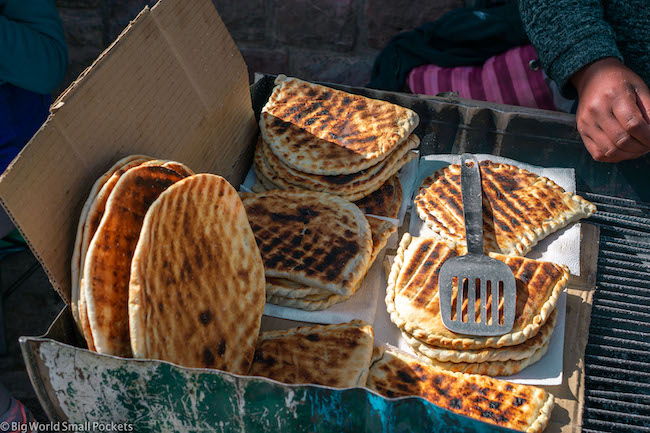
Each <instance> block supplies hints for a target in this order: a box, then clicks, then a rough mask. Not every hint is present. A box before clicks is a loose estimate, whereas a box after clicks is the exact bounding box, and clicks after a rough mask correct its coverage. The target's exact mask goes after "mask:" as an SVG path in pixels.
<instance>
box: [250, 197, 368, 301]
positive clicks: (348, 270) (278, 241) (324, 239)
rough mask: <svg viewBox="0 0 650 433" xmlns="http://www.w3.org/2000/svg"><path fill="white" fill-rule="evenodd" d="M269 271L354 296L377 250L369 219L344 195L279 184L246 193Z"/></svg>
mask: <svg viewBox="0 0 650 433" xmlns="http://www.w3.org/2000/svg"><path fill="white" fill-rule="evenodd" d="M244 206H245V207H246V212H247V214H248V219H249V221H250V224H251V227H252V228H253V232H254V233H255V238H256V240H257V243H258V245H259V247H260V251H261V253H262V259H263V260H264V271H265V274H266V276H267V277H274V278H284V279H288V280H291V281H295V282H298V283H302V284H304V285H306V286H309V287H316V288H319V289H323V290H326V291H329V292H331V293H334V294H337V295H342V296H349V295H351V294H352V293H354V291H355V290H356V288H357V287H358V286H359V282H360V281H361V279H362V278H363V276H364V275H365V273H366V270H367V267H368V263H369V260H370V255H371V253H372V236H371V233H370V226H369V224H368V220H367V219H366V217H365V216H364V215H363V213H362V212H361V210H359V208H358V207H357V206H356V205H354V204H353V203H350V202H348V201H346V200H343V199H341V198H339V197H336V196H333V195H330V194H323V193H317V192H307V191H304V190H274V191H268V192H264V193H260V194H255V195H253V196H250V197H247V198H245V199H244Z"/></svg>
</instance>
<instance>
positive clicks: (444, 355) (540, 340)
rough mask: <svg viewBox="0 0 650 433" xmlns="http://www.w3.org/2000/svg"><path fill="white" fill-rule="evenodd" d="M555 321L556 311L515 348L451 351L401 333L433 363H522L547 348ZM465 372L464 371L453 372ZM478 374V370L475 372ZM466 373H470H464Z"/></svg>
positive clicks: (419, 352) (418, 351) (416, 349)
mask: <svg viewBox="0 0 650 433" xmlns="http://www.w3.org/2000/svg"><path fill="white" fill-rule="evenodd" d="M556 321H557V309H555V310H553V312H552V313H551V316H550V317H549V318H548V320H547V321H546V323H545V324H544V325H543V326H542V327H541V329H540V330H539V332H538V333H537V335H535V336H534V337H532V338H529V339H528V340H526V341H524V342H523V343H521V344H517V345H516V346H503V347H500V348H485V349H476V350H453V349H444V348H439V347H435V346H431V345H428V344H426V343H424V342H422V341H421V340H419V339H417V338H415V337H413V336H412V335H410V334H407V333H405V332H403V331H402V335H403V336H404V338H405V339H406V341H407V343H408V344H409V345H410V346H411V347H412V348H413V350H415V351H416V352H417V353H418V354H420V355H421V356H425V357H426V358H427V359H429V360H431V362H433V363H440V365H441V366H443V363H449V362H453V363H469V364H476V363H483V362H487V363H491V362H507V361H523V360H526V359H529V358H531V357H532V356H533V355H534V354H535V353H536V352H537V351H539V349H541V348H542V347H544V346H547V345H548V343H549V341H550V340H551V335H553V330H554V329H555V323H556ZM454 371H465V370H454ZM476 372H478V370H476ZM466 373H471V372H470V371H466Z"/></svg>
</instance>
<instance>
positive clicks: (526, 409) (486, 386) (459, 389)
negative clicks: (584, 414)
mask: <svg viewBox="0 0 650 433" xmlns="http://www.w3.org/2000/svg"><path fill="white" fill-rule="evenodd" d="M373 361H374V362H373V364H372V365H371V366H370V372H369V374H368V380H367V382H366V385H367V387H368V388H370V389H371V390H373V391H376V392H378V393H379V394H382V395H384V396H386V397H389V398H398V397H406V396H419V397H423V398H425V399H426V400H429V401H430V402H431V403H433V404H435V405H437V406H440V407H442V408H445V409H448V410H450V411H452V412H455V413H458V414H461V415H465V416H468V417H470V418H474V419H477V420H480V421H484V422H487V423H490V424H495V425H498V426H501V427H506V428H511V429H514V430H517V431H522V432H528V433H540V432H542V431H543V430H544V429H545V428H546V425H547V424H548V421H549V419H550V417H551V411H552V410H553V405H554V398H553V395H552V394H550V393H548V392H546V391H545V390H543V389H541V388H537V387H535V386H531V385H520V384H516V383H509V382H505V381H503V380H498V379H492V378H490V377H486V376H479V375H473V374H464V373H454V372H451V371H446V370H443V369H441V368H437V367H435V366H431V365H427V364H425V363H423V362H421V361H419V360H417V359H416V358H414V357H412V356H410V355H408V354H406V353H404V352H402V351H400V350H399V349H396V348H392V347H389V348H383V347H382V348H377V349H375V353H374V355H373Z"/></svg>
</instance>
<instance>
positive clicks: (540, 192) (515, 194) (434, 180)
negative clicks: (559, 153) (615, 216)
mask: <svg viewBox="0 0 650 433" xmlns="http://www.w3.org/2000/svg"><path fill="white" fill-rule="evenodd" d="M479 165H480V168H481V182H482V184H483V237H484V240H485V251H486V252H487V251H494V252H499V253H502V254H506V255H519V256H523V255H526V253H528V252H529V251H530V250H531V248H532V247H533V246H535V245H536V244H537V242H539V241H540V240H542V239H544V238H545V237H546V236H548V235H549V234H550V233H553V232H555V231H557V230H559V229H561V228H562V227H565V226H567V225H568V224H570V223H572V222H574V221H577V220H579V219H581V218H586V217H588V216H590V215H591V214H593V213H594V212H595V211H596V207H595V206H594V205H593V204H591V203H590V202H588V201H586V200H585V199H583V198H582V197H580V196H578V195H575V194H572V193H570V192H565V191H564V190H563V189H562V188H560V187H559V186H557V185H556V184H555V183H554V182H553V181H551V180H550V179H547V178H545V177H540V176H538V175H536V174H533V173H530V172H529V171H526V170H523V169H521V168H518V167H515V166H512V165H507V164H497V163H493V162H491V161H482V162H481V163H480V164H479ZM415 205H416V208H417V212H418V215H419V216H420V218H422V219H423V220H424V221H425V223H426V224H427V226H428V227H430V228H431V229H432V230H433V231H434V232H436V234H437V235H438V236H440V237H441V238H443V239H448V240H451V241H453V242H456V243H459V244H461V245H465V225H464V218H463V203H462V196H461V188H460V166H459V165H458V164H454V165H450V166H448V167H445V168H443V169H442V170H439V171H437V172H436V173H434V174H433V175H432V176H429V177H428V178H426V179H425V180H424V182H423V183H422V185H421V186H420V190H419V193H418V195H417V196H416V197H415Z"/></svg>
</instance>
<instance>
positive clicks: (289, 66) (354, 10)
mask: <svg viewBox="0 0 650 433" xmlns="http://www.w3.org/2000/svg"><path fill="white" fill-rule="evenodd" d="M212 1H213V3H214V4H215V6H216V8H217V10H218V11H219V13H220V14H221V17H222V18H223V20H224V22H225V23H226V25H227V26H228V29H229V30H230V32H231V34H232V36H233V38H234V39H235V41H236V42H237V45H238V46H239V48H240V50H241V52H242V54H243V55H244V58H245V59H246V62H247V64H248V66H249V70H250V71H251V73H252V72H267V73H274V74H275V73H281V72H282V73H286V74H289V75H295V76H298V77H301V78H305V79H309V80H320V81H330V82H337V83H344V84H351V85H363V84H365V83H366V82H367V81H368V78H369V77H370V70H371V68H372V63H373V61H374V58H375V56H376V55H377V53H378V52H379V50H380V49H381V48H382V47H383V46H384V45H385V44H386V43H387V42H388V40H389V39H390V38H391V37H392V36H393V35H395V34H396V33H398V32H400V31H403V30H406V29H411V28H413V27H417V26H419V25H420V24H422V23H424V22H427V21H431V20H435V19H436V18H438V17H440V16H441V15H442V14H444V13H445V12H447V11H449V10H451V9H453V8H457V7H461V6H463V4H464V0H426V1H425V0H422V1H419V0H212ZM154 3H155V1H146V0H56V4H57V7H58V8H59V12H60V14H61V18H62V20H63V25H64V29H65V33H66V39H67V41H68V48H69V52H70V65H69V68H68V75H67V77H66V82H65V83H64V84H63V85H62V86H61V89H60V90H63V89H64V88H65V87H67V85H68V84H69V83H70V82H71V81H72V80H73V79H74V78H76V77H77V76H78V75H79V73H80V72H81V71H83V69H84V68H86V67H87V66H88V65H89V64H90V63H91V62H92V61H93V60H94V59H95V58H96V57H97V55H98V54H99V53H101V51H102V50H103V49H104V48H105V47H107V46H108V45H109V44H110V43H111V42H112V41H113V40H114V39H115V38H116V37H117V35H119V33H120V32H121V31H122V29H123V28H124V27H125V26H126V25H127V24H128V23H129V21H130V20H131V19H133V18H134V17H135V16H136V15H137V13H138V12H139V11H140V10H142V8H143V7H144V6H146V5H149V6H151V5H153V4H154Z"/></svg>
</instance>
